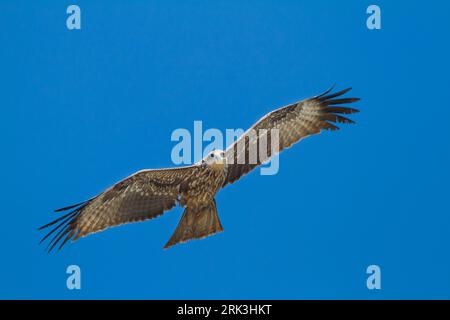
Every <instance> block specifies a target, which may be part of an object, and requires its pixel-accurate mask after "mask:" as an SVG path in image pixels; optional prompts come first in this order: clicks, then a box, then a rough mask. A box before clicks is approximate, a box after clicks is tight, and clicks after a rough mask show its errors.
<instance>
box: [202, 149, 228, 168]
mask: <svg viewBox="0 0 450 320" xmlns="http://www.w3.org/2000/svg"><path fill="white" fill-rule="evenodd" d="M201 162H202V164H203V165H207V166H211V167H218V168H223V167H224V166H225V164H226V157H225V152H224V151H223V150H213V151H211V152H210V153H208V154H207V155H206V157H204V158H203V159H202V161H201Z"/></svg>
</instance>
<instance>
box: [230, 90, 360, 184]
mask: <svg viewBox="0 0 450 320" xmlns="http://www.w3.org/2000/svg"><path fill="white" fill-rule="evenodd" d="M332 89H333V88H331V89H329V90H327V91H326V92H324V93H322V94H321V95H319V96H316V97H313V98H309V99H306V100H303V101H299V102H296V103H294V104H291V105H288V106H285V107H282V108H280V109H277V110H274V111H272V112H270V113H268V114H267V115H265V116H264V117H263V118H261V119H260V120H259V121H258V122H256V123H255V124H254V125H253V126H252V127H251V128H250V129H249V130H247V131H246V132H245V133H244V134H243V135H242V136H241V137H239V139H237V141H235V142H234V143H233V144H231V145H230V146H229V147H228V148H227V150H226V159H227V163H228V169H227V178H226V180H225V182H224V184H223V186H225V185H226V184H228V183H233V182H235V181H236V180H238V179H239V178H240V177H242V176H243V175H244V174H246V173H248V172H249V171H251V170H252V169H254V168H255V167H257V166H259V165H260V164H262V163H264V162H266V161H268V160H269V159H270V157H271V156H272V153H274V154H275V153H277V152H281V151H282V150H283V149H285V148H289V147H290V146H291V145H292V144H294V143H296V142H298V141H300V140H301V139H302V138H305V137H308V136H310V135H314V134H318V133H320V132H321V131H322V130H337V129H339V128H338V127H337V126H336V125H334V124H333V123H337V122H340V123H354V122H353V121H352V120H350V119H347V118H345V117H344V116H342V115H341V114H351V113H355V112H358V110H356V109H352V108H349V107H346V106H343V105H345V104H349V103H353V102H356V101H358V100H359V99H358V98H341V96H342V95H344V94H345V93H347V92H348V91H350V90H351V88H348V89H346V90H343V91H340V92H336V93H330V92H331V90H332ZM272 129H275V131H274V132H276V133H275V135H274V134H273V131H272ZM276 135H277V136H278V144H277V145H276V147H277V149H278V150H275V152H274V151H273V150H272V147H271V146H272V144H275V141H274V142H272V140H273V139H275V137H276ZM263 138H264V139H263ZM262 140H264V143H261V142H262ZM259 148H263V149H266V150H265V152H261V151H260V150H259ZM252 154H253V155H252Z"/></svg>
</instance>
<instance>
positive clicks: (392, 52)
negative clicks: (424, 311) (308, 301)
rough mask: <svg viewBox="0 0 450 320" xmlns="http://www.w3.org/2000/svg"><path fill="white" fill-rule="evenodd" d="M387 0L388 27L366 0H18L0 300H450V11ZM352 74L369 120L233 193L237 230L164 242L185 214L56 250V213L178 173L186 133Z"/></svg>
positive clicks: (313, 143)
mask: <svg viewBox="0 0 450 320" xmlns="http://www.w3.org/2000/svg"><path fill="white" fill-rule="evenodd" d="M73 3H74V4H78V5H79V6H80V7H81V15H82V17H81V18H82V22H81V23H82V29H81V30H79V31H77V30H74V31H69V30H68V29H67V28H66V18H67V14H66V8H67V6H68V5H70V4H73ZM374 3H376V4H378V5H379V6H380V7H381V10H382V29H381V30H379V31H371V30H368V29H367V28H366V19H367V14H366V8H367V7H368V5H370V4H372V2H368V1H356V0H354V1H335V0H329V1H324V0H322V1H317V0H316V1H116V0H110V1H92V0H89V1H71V2H69V1H17V0H14V1H13V0H6V1H5V0H3V1H1V3H0V43H1V45H0V84H1V87H0V106H1V111H2V112H1V117H0V121H1V138H0V139H1V148H2V156H1V159H0V162H1V167H2V175H1V176H2V183H1V185H0V188H1V190H0V192H1V193H0V194H1V199H2V201H1V202H2V207H1V210H0V214H1V223H0V240H1V256H2V258H1V262H0V275H1V280H0V298H62V299H78V298H87V299H90V298H153V299H155V298H160V299H169V298H178V299H185V298H190V299H195V298H207V299H214V298H255V299H259V298H286V299H295V298H326V299H334V298H362V299H378V298H450V252H449V245H450V210H449V185H448V183H449V181H450V169H449V163H450V144H449V137H450V129H449V124H448V123H449V121H450V106H449V97H448V90H449V89H448V87H449V71H450V70H449V63H448V57H449V56H450V52H449V46H448V31H449V28H448V12H449V10H450V4H449V2H448V1H431V2H430V1H428V2H423V1H375V2H374ZM334 83H336V84H337V87H338V89H343V88H345V87H347V86H353V88H354V90H353V91H352V95H353V96H357V97H360V98H362V99H363V100H362V101H361V102H360V103H359V104H358V108H359V109H361V111H362V112H361V113H360V114H357V115H355V116H354V117H353V118H354V119H355V120H356V121H357V122H358V123H357V125H355V126H343V128H342V129H343V130H341V131H339V132H333V133H325V134H322V135H319V136H315V137H312V138H309V139H307V140H304V141H302V142H301V143H300V144H298V145H296V146H295V147H294V148H292V149H289V150H287V151H285V152H283V154H282V155H281V157H280V171H279V173H278V174H277V175H275V176H260V175H259V174H258V172H257V171H255V172H253V173H252V174H250V175H248V176H246V177H245V178H243V179H242V180H240V181H239V182H238V183H236V184H234V185H232V186H229V187H227V188H226V189H224V190H222V191H221V192H220V193H219V194H218V196H217V204H218V211H219V215H220V218H221V221H222V224H223V226H224V229H225V231H224V232H223V233H221V234H219V235H215V236H213V237H210V238H207V239H205V240H201V241H191V242H189V243H187V244H184V245H179V246H176V247H173V248H172V249H169V250H163V249H162V247H163V245H164V244H165V243H166V241H167V240H168V238H169V237H170V235H171V234H172V232H173V231H174V229H175V227H176V225H177V222H178V220H179V218H180V215H181V210H180V209H176V210H173V211H171V212H168V213H166V214H165V215H164V216H162V217H160V218H158V219H155V220H151V221H147V222H144V223H139V224H129V225H126V226H122V227H120V228H113V229H109V230H107V231H105V232H102V233H99V234H95V235H92V236H90V237H88V238H84V239H81V240H80V241H78V242H77V243H75V244H70V245H68V246H66V247H65V248H64V250H62V251H60V252H59V253H58V254H47V253H46V252H45V247H44V246H39V245H38V242H39V239H40V238H41V236H42V235H43V233H41V232H38V231H37V227H39V226H40V225H42V224H44V223H46V222H48V221H50V220H52V219H54V218H56V217H57V216H58V214H56V213H53V212H52V210H53V209H55V208H58V207H61V206H65V205H69V204H72V203H76V202H79V201H82V200H85V199H87V198H89V197H91V196H94V195H96V194H97V193H98V192H100V191H102V190H104V189H105V188H107V187H109V186H110V185H111V184H113V183H115V182H117V181H118V180H119V179H121V178H123V177H125V176H127V175H129V174H131V173H133V172H135V171H137V170H140V169H143V168H158V167H168V166H171V165H172V162H171V158H170V153H171V150H172V148H173V146H174V145H175V143H174V142H172V141H171V140H170V135H171V133H172V131H173V130H174V129H177V128H187V129H190V130H191V129H192V128H193V121H194V120H202V121H203V126H204V128H218V129H221V130H225V129H227V128H247V127H249V126H250V125H252V124H253V123H254V122H255V121H256V120H257V119H259V118H260V117H261V116H263V115H264V114H265V113H267V112H269V111H270V110H272V109H274V108H276V107H279V106H282V105H285V104H288V103H291V102H294V101H296V100H299V99H303V98H307V97H309V96H311V95H315V94H318V93H320V92H321V91H323V90H325V89H327V88H328V87H330V86H331V85H332V84H334ZM71 264H76V265H79V266H80V268H81V272H82V289H81V290H79V291H76V290H73V291H70V290H68V289H67V288H66V278H67V276H68V275H67V274H66V268H67V266H69V265H71ZM371 264H376V265H379V266H380V267H381V272H382V289H381V290H379V291H370V290H368V289H367V287H366V278H367V274H366V268H367V266H369V265H371Z"/></svg>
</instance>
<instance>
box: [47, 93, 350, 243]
mask: <svg viewBox="0 0 450 320" xmlns="http://www.w3.org/2000/svg"><path fill="white" fill-rule="evenodd" d="M332 89H333V88H331V89H329V90H327V91H326V92H324V93H322V94H321V95H318V96H315V97H312V98H309V99H305V100H302V101H299V102H296V103H293V104H290V105H287V106H285V107H282V108H279V109H276V110H274V111H272V112H270V113H268V114H267V115H265V116H264V117H262V118H261V119H260V120H259V121H258V122H256V123H255V124H254V125H253V126H252V127H251V128H250V129H249V130H248V131H246V132H245V133H244V134H243V135H241V136H240V137H239V138H238V139H237V140H236V141H235V142H234V143H233V144H231V145H230V146H229V147H228V148H227V149H226V150H225V151H221V150H214V151H212V152H211V153H209V154H208V155H207V156H206V157H205V158H203V159H202V160H201V161H199V162H198V163H196V164H194V165H191V166H185V167H176V168H169V169H154V170H153V169H151V170H142V171H139V172H136V173H135V174H133V175H131V176H129V177H128V178H125V179H124V180H122V181H120V182H118V183H116V184H115V185H113V186H112V187H110V188H109V189H107V190H105V191H104V192H102V193H100V194H99V195H97V196H95V197H93V198H91V199H89V200H87V201H84V202H81V203H78V204H75V205H72V206H69V207H65V208H61V209H58V210H56V211H57V212H60V211H69V212H68V213H67V214H65V215H63V216H61V217H59V218H58V219H56V220H54V221H52V222H50V223H48V224H46V225H44V226H42V227H41V228H40V230H41V229H45V228H48V227H53V229H52V230H51V231H50V232H49V233H48V234H47V235H46V236H45V237H44V238H43V239H42V241H44V240H46V239H48V238H49V237H50V236H52V237H51V239H50V241H49V245H48V248H49V249H48V250H49V251H51V250H52V249H53V248H54V247H55V246H56V245H57V244H59V249H61V248H62V247H63V246H64V244H66V243H67V241H68V240H70V239H72V241H75V240H77V239H78V238H80V237H85V236H87V235H90V234H92V233H95V232H99V231H102V230H105V229H107V228H109V227H113V226H118V225H121V224H125V223H129V222H139V221H144V220H148V219H153V218H156V217H158V216H160V215H162V214H163V213H164V212H166V211H168V210H170V209H172V208H173V207H175V206H176V205H180V206H181V207H183V208H184V212H183V215H182V217H181V220H180V221H179V223H178V226H177V228H176V229H175V232H174V233H173V235H172V236H171V238H170V239H169V241H168V242H167V243H166V245H165V246H164V248H169V247H171V246H173V245H175V244H177V243H181V242H185V241H188V240H191V239H199V238H204V237H207V236H210V235H212V234H215V233H217V232H221V231H222V230H223V228H222V225H221V223H220V220H219V217H218V215H217V208H216V201H215V195H216V193H217V192H218V191H219V190H220V189H222V188H223V187H225V186H227V185H228V184H231V183H234V182H235V181H237V180H238V179H240V178H241V177H242V176H243V175H245V174H247V173H248V172H250V171H251V170H253V169H254V168H255V167H257V166H258V165H260V164H262V163H264V162H266V161H267V159H270V157H271V156H272V155H274V154H276V153H278V152H281V151H282V150H283V149H286V148H288V147H290V146H291V145H292V144H294V143H296V142H298V141H300V140H301V139H303V138H306V137H308V136H311V135H314V134H318V133H320V132H321V131H322V130H337V129H339V128H338V127H337V126H336V125H335V124H334V123H353V121H352V120H350V119H348V118H346V117H344V116H342V114H351V113H355V112H358V110H356V109H352V108H349V107H348V106H346V105H347V104H350V103H353V102H356V101H358V100H359V99H358V98H345V97H342V96H343V95H344V94H346V93H347V92H348V91H350V90H351V88H349V89H346V90H343V91H340V92H335V93H333V92H332ZM273 129H275V130H277V131H276V132H277V134H278V146H277V149H273V148H272V147H271V145H272V144H269V143H267V144H266V145H267V146H266V147H264V148H266V149H267V150H266V151H267V152H266V156H265V158H263V157H257V158H256V161H253V162H250V161H248V158H250V157H249V154H250V149H251V146H253V145H255V144H256V145H258V142H260V140H262V138H263V137H264V138H265V139H269V140H270V138H271V136H270V132H272V130H273ZM251 132H252V133H253V134H250V133H251ZM254 133H256V134H254ZM260 148H261V147H260ZM242 158H243V159H244V161H241V159H242ZM42 241H41V242H42Z"/></svg>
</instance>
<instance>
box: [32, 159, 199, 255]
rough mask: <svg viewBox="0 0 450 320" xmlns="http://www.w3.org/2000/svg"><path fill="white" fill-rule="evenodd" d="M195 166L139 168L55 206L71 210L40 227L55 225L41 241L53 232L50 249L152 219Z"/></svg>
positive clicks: (173, 199)
mask: <svg viewBox="0 0 450 320" xmlns="http://www.w3.org/2000/svg"><path fill="white" fill-rule="evenodd" d="M196 170H197V167H196V166H189V167H180V168H172V169H160V170H143V171H139V172H137V173H135V174H133V175H131V176H130V177H128V178H126V179H124V180H122V181H120V182H119V183H117V184H115V185H114V186H113V187H111V188H109V189H108V190H106V191H105V192H103V193H101V194H100V195H98V196H96V197H94V198H92V199H90V200H88V201H85V202H82V203H79V204H76V205H73V206H69V207H65V208H61V209H58V210H56V211H57V212H59V211H67V210H72V211H70V212H69V213H67V214H65V215H64V216H62V217H60V218H59V219H56V220H54V221H52V222H50V223H48V224H46V225H44V226H42V227H41V228H39V230H41V229H44V228H47V227H50V226H54V228H53V229H52V230H51V231H50V232H49V233H48V234H47V235H46V236H45V237H44V238H43V239H42V240H41V242H42V241H44V240H46V239H47V238H49V237H50V236H51V235H53V237H52V239H51V240H50V242H49V246H48V248H49V249H48V250H49V251H51V250H52V249H53V248H54V247H55V246H56V245H57V244H58V243H60V245H59V249H61V248H62V247H63V246H64V244H65V243H66V242H67V241H68V240H70V239H73V240H74V241H75V240H77V239H78V238H80V237H84V236H87V235H89V234H92V233H95V232H99V231H102V230H104V229H106V228H109V227H112V226H118V225H121V224H125V223H130V222H139V221H143V220H148V219H153V218H155V217H157V216H159V215H161V214H163V213H164V212H165V211H167V210H169V209H171V208H173V207H174V206H175V205H176V204H177V203H178V200H179V195H180V193H181V192H182V188H183V186H184V185H185V184H186V183H188V181H189V179H190V178H191V177H192V176H193V175H195V174H196ZM55 225H56V226H55Z"/></svg>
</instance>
